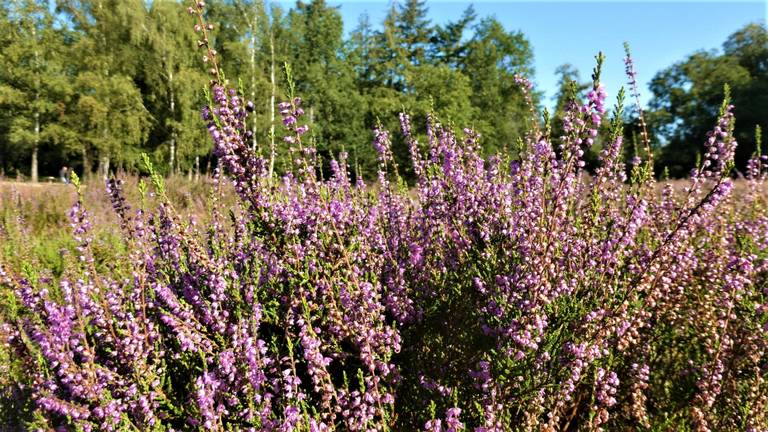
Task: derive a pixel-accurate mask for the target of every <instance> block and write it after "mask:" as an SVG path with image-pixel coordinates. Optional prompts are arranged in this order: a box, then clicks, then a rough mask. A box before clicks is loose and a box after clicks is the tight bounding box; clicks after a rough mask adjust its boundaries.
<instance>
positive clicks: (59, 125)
mask: <svg viewBox="0 0 768 432" xmlns="http://www.w3.org/2000/svg"><path fill="white" fill-rule="evenodd" d="M183 3H184V2H181V1H179V0H154V1H151V2H146V1H143V0H57V1H56V2H55V5H56V8H55V11H52V10H51V9H50V7H49V2H48V1H47V0H0V5H1V6H0V21H1V22H2V23H3V24H4V25H3V29H4V30H3V31H1V32H0V43H2V44H3V47H4V48H3V50H2V51H0V107H2V109H0V173H4V174H5V175H6V176H13V175H16V174H17V173H18V174H22V175H24V176H30V177H32V178H33V179H36V178H37V176H38V172H39V173H40V175H43V176H45V175H55V173H56V172H58V170H59V168H60V167H61V166H62V165H68V166H74V167H75V168H76V169H77V170H78V171H79V172H83V173H85V174H88V173H90V172H92V171H99V172H101V174H102V175H106V174H107V173H108V172H110V171H111V170H114V169H119V168H123V169H128V170H136V169H139V168H140V167H139V157H138V156H139V154H140V153H148V154H150V155H151V156H152V158H153V159H154V161H155V162H156V165H158V166H159V167H162V169H163V170H164V171H165V172H166V173H173V172H177V173H189V174H191V173H193V172H199V171H201V170H205V167H210V166H212V165H213V164H215V159H214V158H213V156H212V155H211V152H210V142H209V141H208V139H209V138H208V137H207V136H206V134H205V131H204V129H203V128H202V127H201V126H202V123H201V121H200V115H199V110H200V108H201V107H202V106H203V105H205V104H206V96H205V94H204V92H203V88H204V87H205V83H206V81H207V71H206V63H205V59H204V58H203V56H202V54H201V53H200V52H199V51H198V50H196V49H195V47H196V45H197V37H196V34H195V30H194V27H195V22H194V20H193V18H192V17H191V16H189V15H188V14H187V13H186V12H185V7H184V4H183ZM207 3H208V5H209V7H208V8H207V14H208V16H207V19H208V20H209V21H210V22H212V23H214V27H215V29H214V31H213V32H212V35H213V36H212V37H213V38H214V39H213V40H212V41H211V43H212V46H213V47H214V48H215V52H216V53H218V54H217V55H218V56H220V57H221V62H220V64H221V67H222V70H223V73H224V74H225V76H226V77H228V78H230V79H231V80H232V81H233V82H236V83H238V87H239V88H240V91H241V92H242V94H243V97H244V98H246V99H249V100H251V101H253V103H254V105H253V107H254V113H253V115H252V116H250V117H249V122H250V124H249V126H250V129H251V130H252V132H253V134H252V136H250V137H249V140H250V144H251V146H252V147H253V148H254V149H255V150H256V151H258V152H260V153H261V154H268V155H270V160H271V161H272V162H271V164H270V165H271V166H270V169H273V170H275V171H278V172H279V171H280V170H281V169H282V168H283V167H284V166H285V164H284V162H285V161H286V160H287V158H288V157H289V156H288V154H287V153H288V151H287V149H286V148H285V146H283V145H281V143H282V140H281V137H282V134H283V133H284V132H283V129H282V125H281V124H280V121H279V115H276V113H275V106H276V104H277V103H279V102H280V101H282V100H285V98H287V97H288V96H287V95H288V86H287V83H286V74H285V65H286V64H288V65H290V67H291V70H292V73H293V80H294V81H295V83H296V92H297V95H299V96H301V97H302V98H303V99H304V101H305V102H304V104H303V106H304V107H305V108H306V111H307V121H308V122H310V123H311V126H312V127H311V128H310V130H311V139H313V140H314V141H315V143H316V145H317V148H318V150H319V154H320V156H321V157H322V158H323V159H325V160H329V159H330V158H331V157H336V156H338V154H339V153H341V152H346V153H347V154H348V155H349V161H350V162H351V163H352V164H354V167H353V172H354V174H355V175H361V176H364V177H367V178H373V177H374V176H375V170H376V155H375V152H374V151H373V150H372V148H371V146H370V142H371V130H372V129H373V128H374V127H375V126H376V125H377V124H378V123H382V124H383V125H384V126H386V127H388V128H389V129H390V130H395V131H396V130H398V129H399V124H398V117H397V114H398V113H399V112H401V111H406V112H407V113H409V114H410V115H411V117H412V118H413V124H414V125H415V126H418V125H423V124H425V122H424V120H426V117H427V116H428V115H433V116H435V117H436V118H437V119H438V120H439V121H440V122H441V123H443V124H453V125H456V126H460V127H464V126H469V127H473V128H474V129H476V130H477V131H478V132H479V133H480V134H481V136H482V141H481V143H482V145H483V150H484V151H485V153H486V154H490V153H493V152H495V151H497V150H499V149H502V148H508V147H509V146H510V145H512V144H514V143H515V142H516V141H517V140H518V138H519V137H520V134H521V133H522V132H521V131H523V130H524V127H525V122H526V121H529V120H530V113H529V108H528V107H527V105H526V100H525V97H524V95H523V92H522V90H521V86H520V84H519V81H518V80H517V79H516V77H518V76H524V77H528V78H531V79H532V78H533V77H534V73H535V71H534V68H533V58H534V57H533V56H534V53H533V48H532V46H531V44H530V42H529V41H528V39H527V38H526V37H525V35H524V34H522V33H521V32H519V31H515V30H510V29H507V28H505V27H504V25H503V24H502V23H501V22H499V21H498V20H496V19H495V18H493V17H478V16H477V13H476V12H475V10H474V8H472V7H471V6H470V7H468V8H467V9H466V10H465V11H464V12H463V13H462V14H461V15H460V16H457V17H456V18H455V20H453V21H448V22H445V23H434V22H432V20H430V18H429V6H430V4H429V3H428V2H426V1H424V0H406V1H402V2H396V3H392V5H391V9H390V10H389V12H388V14H387V16H386V18H385V19H384V20H383V21H382V22H381V23H372V22H371V20H370V19H369V18H368V17H367V16H365V15H364V16H361V17H360V19H359V21H358V25H357V26H356V27H355V29H354V30H353V31H352V32H350V33H349V34H347V35H345V33H344V26H343V22H342V16H341V13H340V11H339V8H338V7H335V6H332V5H331V4H330V3H328V2H327V1H326V0H311V1H297V2H296V3H295V4H294V5H293V7H291V8H290V9H288V10H283V9H282V8H280V7H279V6H277V5H270V4H268V3H265V2H264V1H263V0H210V1H208V2H207ZM766 40H767V38H766V28H765V26H764V25H758V24H752V25H748V26H746V27H744V28H742V29H740V30H738V31H737V32H735V33H734V34H733V35H731V36H730V37H729V38H728V40H726V41H725V43H724V44H723V49H722V51H720V52H716V51H712V52H704V51H702V52H697V53H694V54H692V55H691V56H689V57H688V58H686V59H684V60H683V61H681V62H679V63H676V64H675V65H673V66H671V67H670V68H668V69H665V70H663V71H661V72H659V73H658V74H657V75H656V77H655V78H654V80H653V82H652V84H651V90H652V92H653V95H654V98H653V100H652V101H651V105H650V108H651V109H650V112H649V114H648V117H649V120H650V121H651V124H652V130H653V132H654V133H655V134H656V140H657V142H660V143H661V148H662V155H661V162H662V163H663V164H664V165H665V166H667V167H669V168H670V170H671V172H672V173H673V174H675V175H684V174H686V170H688V169H689V168H690V167H691V166H692V165H693V163H694V161H695V159H696V153H697V149H698V148H700V145H701V142H702V141H703V139H704V136H705V133H706V131H707V130H708V128H710V127H711V125H712V123H713V122H714V118H715V116H716V115H717V108H718V107H719V104H720V101H721V100H722V96H723V93H722V91H723V90H722V89H723V84H725V83H728V84H729V85H730V86H731V87H732V89H733V100H734V103H735V105H736V117H737V118H738V119H739V123H738V125H737V129H736V135H737V137H738V139H739V141H740V143H741V147H740V150H739V153H738V155H737V162H738V163H739V164H743V163H744V161H745V160H746V157H747V156H748V154H750V153H751V152H752V151H753V150H754V139H753V138H752V131H753V129H754V126H755V125H756V124H761V125H762V126H763V128H765V127H766V124H765V121H766V120H765V119H766V118H767V117H768V112H766V111H767V110H768V100H766V98H768V91H766V90H768V89H767V88H766V86H768V78H766V74H767V73H768V72H766V70H767V69H768V66H766V64H767V63H768V60H767V59H768V47H767V46H766ZM557 73H558V74H560V76H561V82H560V89H559V91H558V94H557V96H556V98H557V104H558V106H559V107H562V106H564V104H565V103H567V102H568V100H569V98H571V97H576V96H583V91H584V89H585V88H586V87H585V86H584V84H583V83H581V82H580V81H579V77H578V71H576V70H575V69H574V68H572V67H570V66H567V65H564V66H563V67H561V68H560V69H558V71H557ZM571 83H574V84H571ZM531 97H532V100H533V103H534V104H535V105H537V106H538V105H540V104H541V94H540V93H537V92H535V91H534V92H532V93H531ZM320 120H322V121H320ZM554 120H555V122H554V127H555V129H554V132H555V133H554V135H553V136H555V137H556V136H557V118H554ZM415 132H416V136H417V137H418V136H420V133H422V134H423V132H424V131H423V130H420V129H419V128H418V127H417V130H416V131H415ZM422 142H423V140H422ZM393 146H394V148H393V150H394V154H395V156H396V158H398V159H399V160H398V162H402V165H403V174H404V175H405V176H406V177H408V174H409V172H408V167H407V166H406V165H407V163H405V162H406V160H407V155H408V146H407V144H406V143H405V142H404V141H403V139H402V137H400V136H399V134H394V135H393ZM739 166H740V165H739Z"/></svg>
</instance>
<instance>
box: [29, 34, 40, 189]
mask: <svg viewBox="0 0 768 432" xmlns="http://www.w3.org/2000/svg"><path fill="white" fill-rule="evenodd" d="M32 38H33V39H34V40H35V53H34V54H35V66H34V68H35V70H34V72H33V73H35V74H36V76H35V107H34V109H35V137H34V138H33V140H32V162H31V164H30V165H31V166H30V167H29V168H30V169H29V170H30V175H31V177H32V182H33V183H37V153H38V151H39V147H40V111H39V105H40V75H39V74H38V66H39V55H40V54H39V53H38V51H37V32H36V30H35V26H34V25H33V26H32Z"/></svg>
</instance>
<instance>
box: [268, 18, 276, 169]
mask: <svg viewBox="0 0 768 432" xmlns="http://www.w3.org/2000/svg"><path fill="white" fill-rule="evenodd" d="M271 25H274V23H272V24H271ZM269 51H270V56H271V62H270V66H269V81H270V83H271V84H272V96H271V97H270V99H269V112H270V122H269V136H270V139H271V142H270V144H269V179H270V181H271V180H272V173H273V172H274V171H275V93H276V92H277V88H276V86H275V32H274V31H273V30H272V28H271V26H270V29H269Z"/></svg>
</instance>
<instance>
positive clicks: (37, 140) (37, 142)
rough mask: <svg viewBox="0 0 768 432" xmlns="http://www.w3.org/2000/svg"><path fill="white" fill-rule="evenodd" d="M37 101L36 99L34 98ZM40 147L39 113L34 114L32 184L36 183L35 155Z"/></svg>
mask: <svg viewBox="0 0 768 432" xmlns="http://www.w3.org/2000/svg"><path fill="white" fill-rule="evenodd" d="M35 99H37V97H35ZM39 147H40V113H39V112H35V138H34V141H33V143H32V163H31V165H32V166H31V167H30V174H31V176H32V183H37V153H38V150H39Z"/></svg>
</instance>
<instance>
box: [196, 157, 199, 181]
mask: <svg viewBox="0 0 768 432" xmlns="http://www.w3.org/2000/svg"><path fill="white" fill-rule="evenodd" d="M198 180H200V156H195V183H197V181H198Z"/></svg>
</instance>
